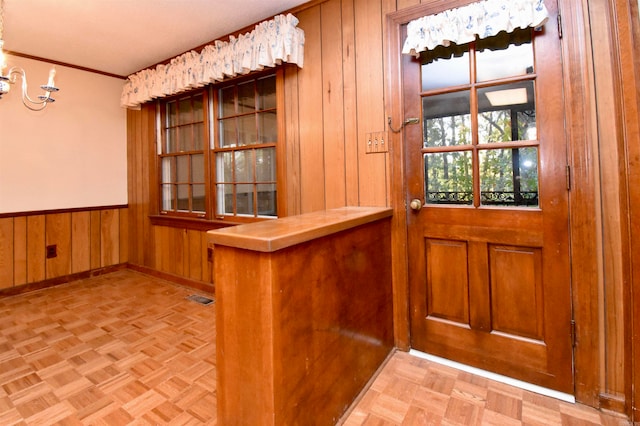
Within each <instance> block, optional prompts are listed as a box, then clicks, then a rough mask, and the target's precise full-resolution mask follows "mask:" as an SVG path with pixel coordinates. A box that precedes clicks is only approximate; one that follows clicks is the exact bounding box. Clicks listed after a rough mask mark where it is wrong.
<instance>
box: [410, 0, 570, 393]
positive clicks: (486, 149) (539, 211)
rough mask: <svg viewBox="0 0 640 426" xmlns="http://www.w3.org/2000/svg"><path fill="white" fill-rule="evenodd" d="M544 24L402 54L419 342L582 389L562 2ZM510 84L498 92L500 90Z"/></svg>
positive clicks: (414, 338) (430, 349)
mask: <svg viewBox="0 0 640 426" xmlns="http://www.w3.org/2000/svg"><path fill="white" fill-rule="evenodd" d="M545 3H546V4H547V8H548V9H549V12H550V14H551V17H550V19H549V22H548V23H547V25H545V26H544V28H543V29H542V30H534V29H527V30H517V31H515V32H513V33H511V34H505V33H504V32H503V33H500V34H499V35H498V36H496V37H493V38H489V39H484V40H480V41H476V42H474V43H471V44H468V45H464V46H453V47H448V48H444V47H438V48H436V49H434V50H432V51H430V52H426V53H423V54H422V56H421V57H420V58H413V57H411V56H406V55H405V57H403V59H402V80H403V83H402V85H403V99H404V114H405V119H408V118H410V117H416V118H420V123H421V125H410V124H409V125H407V126H406V127H405V130H404V136H405V138H404V143H405V157H406V158H405V176H406V177H407V194H406V195H407V199H406V201H407V205H408V206H411V208H408V209H407V211H408V213H407V226H408V250H409V255H408V256H409V289H410V311H411V326H410V331H411V345H412V347H413V348H415V349H417V350H420V351H424V352H427V353H430V354H434V355H437V356H440V357H444V358H447V359H451V360H454V361H458V362H461V363H464V364H468V365H472V366H475V367H479V368H482V369H485V370H489V371H493V372H496V373H499V374H503V375H506V376H510V377H514V378H516V379H520V380H524V381H526V382H530V383H534V384H537V385H541V386H544V387H547V388H551V389H555V390H559V391H562V392H567V393H573V379H572V338H571V330H572V327H571V318H572V316H571V299H570V268H569V234H568V182H567V153H566V141H565V136H564V134H565V133H564V127H563V122H564V118H563V110H562V75H561V57H560V41H559V38H558V34H557V29H556V25H555V22H556V20H555V19H556V15H557V13H556V10H557V5H556V4H555V2H545ZM499 96H502V99H500V98H498V97H499Z"/></svg>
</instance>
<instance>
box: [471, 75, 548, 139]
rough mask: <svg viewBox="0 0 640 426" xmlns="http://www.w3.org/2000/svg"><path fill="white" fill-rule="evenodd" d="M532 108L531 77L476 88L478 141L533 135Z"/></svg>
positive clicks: (534, 118)
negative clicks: (519, 80) (520, 80)
mask: <svg viewBox="0 0 640 426" xmlns="http://www.w3.org/2000/svg"><path fill="white" fill-rule="evenodd" d="M535 110H536V105H535V94H534V85H533V81H524V82H520V83H513V84H504V85H501V86H494V87H488V88H483V89H479V90H478V142H479V143H488V142H507V141H518V140H529V139H535V136H534V135H535V128H536V114H535ZM529 136H534V137H533V138H529Z"/></svg>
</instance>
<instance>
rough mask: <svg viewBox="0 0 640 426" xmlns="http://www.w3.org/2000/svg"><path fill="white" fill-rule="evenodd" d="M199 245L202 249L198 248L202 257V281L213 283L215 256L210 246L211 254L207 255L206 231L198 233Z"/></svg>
mask: <svg viewBox="0 0 640 426" xmlns="http://www.w3.org/2000/svg"><path fill="white" fill-rule="evenodd" d="M200 246H201V247H202V250H200V256H201V259H202V281H204V282H207V283H213V258H214V256H215V253H214V251H213V247H212V248H211V256H209V253H208V251H209V248H208V239H207V233H206V232H201V233H200Z"/></svg>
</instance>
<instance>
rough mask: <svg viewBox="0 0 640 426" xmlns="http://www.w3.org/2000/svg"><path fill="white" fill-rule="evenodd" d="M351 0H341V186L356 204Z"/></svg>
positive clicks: (354, 89) (348, 203)
mask: <svg viewBox="0 0 640 426" xmlns="http://www.w3.org/2000/svg"><path fill="white" fill-rule="evenodd" d="M353 1H354V0H343V1H342V80H343V90H344V93H343V98H344V99H343V102H344V150H345V154H344V157H345V188H346V203H347V205H348V206H357V205H359V204H360V191H359V181H358V177H359V173H358V106H357V101H358V93H357V88H356V84H357V80H356V52H355V49H356V47H355V10H354V5H353Z"/></svg>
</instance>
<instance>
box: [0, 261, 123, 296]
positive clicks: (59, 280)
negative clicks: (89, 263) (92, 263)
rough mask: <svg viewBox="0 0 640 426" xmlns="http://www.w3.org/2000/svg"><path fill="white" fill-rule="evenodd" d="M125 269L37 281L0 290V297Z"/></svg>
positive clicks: (109, 267)
mask: <svg viewBox="0 0 640 426" xmlns="http://www.w3.org/2000/svg"><path fill="white" fill-rule="evenodd" d="M126 267H127V264H126V263H121V264H118V265H112V266H106V267H104V268H98V269H92V270H90V271H84V272H79V273H76V274H70V275H65V276H63V277H56V278H51V279H48V280H43V281H38V282H35V283H29V284H23V285H19V286H16V287H8V288H3V289H0V297H6V296H15V295H18V294H24V293H29V292H32V291H36V290H43V289H45V288H51V287H55V286H58V285H62V284H66V283H70V282H72V281H77V280H83V279H86V278H90V277H96V276H98V275H104V274H109V273H111V272H115V271H119V270H121V269H125V268H126Z"/></svg>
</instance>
